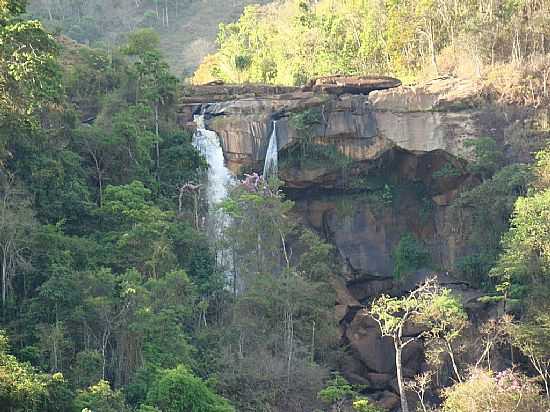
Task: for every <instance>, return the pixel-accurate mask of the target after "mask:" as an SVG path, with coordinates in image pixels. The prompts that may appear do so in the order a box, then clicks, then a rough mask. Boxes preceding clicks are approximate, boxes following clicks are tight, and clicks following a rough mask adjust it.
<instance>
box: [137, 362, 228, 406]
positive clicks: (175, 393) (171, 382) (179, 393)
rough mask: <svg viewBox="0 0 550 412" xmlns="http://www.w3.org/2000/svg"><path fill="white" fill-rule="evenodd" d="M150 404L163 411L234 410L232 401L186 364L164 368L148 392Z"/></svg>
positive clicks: (148, 404) (148, 402)
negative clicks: (213, 388)
mask: <svg viewBox="0 0 550 412" xmlns="http://www.w3.org/2000/svg"><path fill="white" fill-rule="evenodd" d="M146 405H147V406H153V407H156V408H158V409H160V410H162V411H163V412H233V411H234V409H233V408H232V407H231V405H229V403H228V402H227V401H226V400H225V399H223V398H221V397H220V396H218V395H216V394H215V393H214V392H213V391H212V390H210V388H209V387H208V386H207V385H206V384H205V383H204V382H203V381H202V380H201V379H200V378H198V377H196V376H194V375H193V374H192V373H191V372H189V371H188V370H187V369H186V368H185V367H183V366H182V365H179V366H178V367H176V368H175V369H168V370H164V371H162V372H161V373H160V376H159V378H158V380H157V381H156V382H155V383H154V385H153V387H152V388H151V389H150V390H149V392H148V393H147V402H146Z"/></svg>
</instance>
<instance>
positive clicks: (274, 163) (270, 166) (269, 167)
mask: <svg viewBox="0 0 550 412" xmlns="http://www.w3.org/2000/svg"><path fill="white" fill-rule="evenodd" d="M278 151H279V148H278V145H277V120H273V131H272V132H271V136H270V138H269V145H268V146H267V152H266V154H265V162H264V173H263V177H264V180H265V181H266V182H269V181H270V179H271V178H272V177H277V173H278V160H279V159H278Z"/></svg>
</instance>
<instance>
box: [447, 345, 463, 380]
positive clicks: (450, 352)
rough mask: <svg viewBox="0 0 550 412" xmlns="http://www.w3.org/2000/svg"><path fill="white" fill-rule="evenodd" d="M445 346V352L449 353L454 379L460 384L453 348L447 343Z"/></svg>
mask: <svg viewBox="0 0 550 412" xmlns="http://www.w3.org/2000/svg"><path fill="white" fill-rule="evenodd" d="M446 344H447V351H448V352H449V357H450V358H451V363H452V364H453V370H454V372H455V375H456V378H457V379H458V381H459V382H462V378H461V377H460V373H458V366H457V365H456V360H455V355H454V352H453V348H452V346H451V344H450V343H449V342H446Z"/></svg>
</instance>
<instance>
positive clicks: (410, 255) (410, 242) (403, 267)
mask: <svg viewBox="0 0 550 412" xmlns="http://www.w3.org/2000/svg"><path fill="white" fill-rule="evenodd" d="M393 260H394V270H393V276H394V277H395V279H397V280H401V279H402V277H403V276H404V275H407V274H408V273H410V272H413V271H415V270H417V269H422V268H426V266H427V265H429V263H430V254H429V253H428V252H427V251H426V249H425V248H424V247H423V245H422V244H421V243H420V242H419V241H418V240H416V239H415V237H414V236H413V235H411V234H410V233H407V234H406V235H404V236H403V237H401V239H399V243H398V244H397V246H396V247H395V249H394V251H393Z"/></svg>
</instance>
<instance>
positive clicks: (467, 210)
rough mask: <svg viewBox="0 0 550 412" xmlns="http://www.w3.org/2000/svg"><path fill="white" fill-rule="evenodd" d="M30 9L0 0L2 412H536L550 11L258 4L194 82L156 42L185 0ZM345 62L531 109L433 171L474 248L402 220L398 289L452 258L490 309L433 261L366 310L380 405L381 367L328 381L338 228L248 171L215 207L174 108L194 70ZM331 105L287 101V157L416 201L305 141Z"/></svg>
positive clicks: (299, 1) (547, 317)
mask: <svg viewBox="0 0 550 412" xmlns="http://www.w3.org/2000/svg"><path fill="white" fill-rule="evenodd" d="M29 3H30V4H27V1H25V0H0V271H1V275H0V276H1V282H0V283H1V285H0V288H1V303H0V304H1V313H0V319H1V321H0V411H6V412H39V411H40V412H50V411H51V412H54V411H55V412H58V411H59V412H84V411H86V412H126V411H128V412H130V411H136V412H225V411H227V412H230V411H243V412H246V411H250V412H256V411H257V412H283V411H289V412H293V411H296V412H298V411H308V412H314V411H315V412H316V411H327V412H329V411H336V412H352V411H355V412H383V411H390V410H392V411H401V412H409V411H410V412H412V411H422V412H427V411H433V412H435V411H439V412H491V411H517V412H541V411H550V389H549V387H550V304H549V302H548V294H549V293H550V144H549V141H550V140H549V137H550V112H549V111H548V107H550V106H549V104H550V95H549V94H550V91H549V86H550V1H548V0H496V1H495V0H492V1H489V0H487V1H486V0H464V1H459V0H422V1H412V0H387V1H382V0H318V1H303V0H285V1H277V2H274V3H270V4H264V5H252V6H247V7H246V8H244V11H243V13H242V15H241V16H240V18H239V19H238V20H237V21H235V22H233V23H227V22H223V21H222V19H221V18H220V20H219V21H220V22H221V24H220V26H219V31H218V34H217V47H216V48H215V49H212V50H210V51H211V54H210V55H208V56H206V57H205V58H204V60H203V61H202V63H201V64H200V65H199V66H198V67H197V68H196V71H195V72H194V74H191V69H190V68H191V67H193V64H194V62H195V61H196V60H197V59H196V58H195V57H193V58H190V59H189V60H186V61H185V70H186V77H181V76H180V75H181V73H182V67H183V66H182V63H181V61H180V62H179V63H178V62H176V64H175V65H174V60H170V56H167V55H166V53H165V52H166V48H167V47H168V48H169V47H170V44H171V43H170V42H168V43H167V40H166V39H167V38H168V37H170V36H176V37H174V38H177V35H178V33H179V34H181V30H184V31H185V30H189V29H186V28H185V25H184V23H185V19H191V17H192V16H190V15H189V14H188V13H187V11H186V10H187V9H186V8H188V7H190V6H189V4H187V3H188V2H187V0H185V1H184V0H181V1H180V0H173V1H168V0H167V1H146V0H135V1H134V2H127V3H129V4H126V2H107V1H97V2H96V1H65V0H56V1H53V0H40V1H38V0H37V1H32V2H29ZM122 3H124V4H122ZM237 3H238V5H237ZM245 3H246V2H234V4H232V5H231V6H227V7H228V8H227V9H226V11H228V10H232V12H234V10H236V9H234V8H233V7H241V9H242V7H244V4H245ZM263 3H265V2H263ZM246 4H248V3H246ZM134 6H135V8H136V9H138V8H139V12H135V13H127V11H128V10H130V9H133V8H134ZM210 7H214V6H210ZM144 10H145V11H144ZM115 17H116V18H115ZM205 24H211V23H208V22H205ZM174 26H175V27H178V29H171V28H172V27H174ZM182 27H183V29H182ZM170 38H171V40H170V41H173V39H172V37H170ZM200 57H201V58H202V57H203V56H200ZM169 62H170V63H169ZM197 63H198V62H197ZM195 66H196V64H195ZM193 68H194V67H193ZM174 73H177V74H178V75H175V74H174ZM336 74H338V75H355V76H363V75H367V74H379V75H392V76H395V77H398V78H399V79H401V80H402V81H403V83H405V84H415V82H421V81H423V80H426V79H433V78H437V77H469V78H475V79H477V80H478V81H479V82H480V83H481V84H482V86H483V98H484V99H487V100H484V101H490V102H491V104H494V105H495V106H497V105H498V106H499V107H506V108H507V110H508V109H510V108H512V107H513V108H517V107H520V108H521V111H522V113H523V112H526V113H527V112H528V113H529V115H532V116H536V119H535V120H534V121H532V122H529V123H528V122H527V121H525V122H524V124H525V125H527V123H528V125H527V126H525V127H524V128H522V129H521V132H517V133H516V134H514V135H513V136H512V137H510V140H508V142H511V143H507V145H506V147H504V145H501V144H500V143H499V142H497V141H496V140H495V139H492V138H490V137H486V136H479V139H477V140H475V141H473V143H470V146H471V147H470V150H471V151H472V153H473V160H471V161H470V162H469V163H468V164H467V166H464V172H463V171H462V170H460V171H458V168H459V167H461V166H460V165H461V164H462V163H459V162H458V161H456V162H455V163H446V165H445V166H444V167H442V168H440V169H439V170H438V171H437V172H434V174H433V175H434V179H447V180H449V181H450V180H452V179H454V178H456V177H457V176H458V175H459V174H460V173H464V174H468V176H473V177H472V179H471V181H472V182H473V183H471V184H469V185H467V186H465V188H464V189H463V190H462V188H461V192H460V193H459V194H458V195H457V197H456V199H455V200H454V201H453V203H452V204H451V206H450V207H449V209H450V211H451V213H454V215H452V216H463V215H464V214H468V216H469V219H470V220H468V221H467V222H468V225H469V227H468V232H467V233H468V236H467V243H468V244H467V246H468V250H469V251H470V252H471V253H469V254H467V255H465V256H461V257H460V259H457V261H456V265H455V267H453V268H442V267H436V265H432V263H431V262H430V260H431V257H430V256H429V255H430V254H429V252H428V251H427V250H426V248H425V247H424V245H423V243H422V241H420V240H419V239H417V237H415V236H414V235H412V234H409V233H405V234H403V236H402V237H401V238H400V240H399V242H398V244H397V245H396V246H395V247H394V249H393V251H392V256H391V258H392V262H393V277H394V278H393V279H392V282H395V285H403V284H404V282H405V280H406V279H407V276H409V275H410V274H411V273H413V272H416V271H418V270H420V269H424V268H429V269H430V272H441V273H444V272H447V275H448V274H449V271H450V272H452V275H455V276H456V279H455V280H456V282H455V283H458V284H467V285H468V287H471V288H474V289H475V290H476V291H480V294H481V295H483V296H481V297H480V298H479V304H480V305H486V306H483V307H484V308H485V307H497V308H498V310H495V311H489V310H488V311H487V312H486V313H483V314H482V315H479V314H478V315H479V316H477V315H476V316H475V317H473V316H471V313H470V312H469V311H467V310H466V309H465V308H464V306H463V305H462V302H461V299H460V297H459V296H457V295H456V294H454V293H453V291H452V290H450V289H449V288H447V287H446V286H444V285H441V284H440V283H439V282H438V280H437V276H436V277H431V276H429V277H427V278H425V279H424V280H423V281H422V282H418V283H417V284H414V285H412V286H411V287H407V288H404V289H403V290H401V293H389V292H388V293H379V294H377V295H376V296H374V297H373V298H369V299H366V300H364V301H363V300H362V301H361V308H360V309H359V308H355V310H356V312H357V311H361V313H365V315H368V317H369V322H370V323H369V325H370V326H369V328H375V329H376V330H377V333H378V334H379V339H382V340H386V341H387V342H389V346H390V348H391V350H392V351H393V352H392V355H391V356H394V358H393V357H392V359H391V362H392V365H393V366H392V367H393V369H392V371H391V374H392V376H391V379H392V387H393V391H394V392H395V394H394V395H392V396H393V397H395V398H396V399H397V404H396V405H395V406H394V407H392V408H387V407H386V406H385V404H384V403H383V402H381V399H378V398H377V399H374V397H373V395H374V394H375V393H378V392H380V391H379V389H380V388H377V387H375V386H374V385H373V384H372V381H373V380H374V379H375V378H376V376H371V375H376V373H369V376H370V377H371V378H372V379H371V382H370V386H369V385H368V384H361V383H358V382H355V381H353V379H351V378H350V377H349V376H345V374H344V373H342V371H343V370H347V367H346V366H345V365H347V364H348V363H349V362H350V359H352V358H351V357H350V355H349V348H348V347H347V346H346V342H344V343H343V342H342V339H341V338H340V337H339V334H338V333H339V332H338V331H339V327H340V326H339V323H338V322H339V321H338V319H337V318H336V316H335V302H337V301H338V300H339V299H340V297H338V293H339V290H338V286H337V285H338V282H340V281H341V280H339V279H340V277H339V275H340V271H341V267H342V262H341V256H339V252H338V250H337V248H336V247H335V245H334V244H333V243H332V240H333V239H330V238H328V237H326V236H324V234H323V233H319V232H318V231H316V230H315V229H314V228H312V227H310V226H308V225H307V224H305V223H304V219H300V218H299V216H298V214H299V213H298V211H297V209H298V208H297V204H298V203H299V202H300V201H301V199H298V198H296V199H293V198H292V191H291V190H288V187H286V186H285V182H284V179H282V178H281V180H279V179H277V177H276V176H275V178H268V176H265V178H264V177H261V176H258V175H256V174H254V173H252V172H260V171H261V170H260V169H258V170H253V171H252V170H242V171H241V172H242V173H238V174H237V176H235V183H234V185H233V186H231V188H230V190H229V193H228V195H227V197H226V198H225V199H224V200H223V201H222V202H221V203H220V204H218V205H216V207H215V208H213V206H212V204H211V202H209V199H208V198H207V196H206V191H205V190H203V189H202V187H204V186H208V183H209V182H208V179H207V176H208V169H209V167H210V168H211V165H209V164H208V162H207V159H206V157H205V155H204V153H201V151H200V150H199V149H198V148H197V147H196V146H197V145H196V144H194V136H193V131H192V130H190V129H189V128H184V127H182V126H181V124H180V123H179V122H178V107H179V101H180V98H181V94H182V90H185V88H186V87H189V86H190V84H202V83H207V82H212V81H215V83H219V84H223V83H224V82H225V83H228V84H229V83H232V84H233V83H234V84H255V83H261V84H272V85H288V86H291V85H292V86H304V85H307V84H308V82H310V81H311V80H312V79H315V78H317V77H320V76H326V75H336ZM510 110H512V109H510ZM517 111H518V112H519V111H520V109H518V110H517ZM506 113H508V112H506ZM506 113H505V114H506ZM321 117H322V116H321V115H320V114H319V113H317V112H315V111H314V110H310V111H307V110H306V111H303V112H300V113H292V114H290V117H289V119H290V120H289V121H288V122H289V124H290V125H291V127H292V128H293V129H294V130H296V131H297V133H298V134H299V135H300V138H299V139H300V140H299V142H300V143H299V144H298V145H297V146H296V147H295V148H296V150H295V151H294V152H292V151H291V150H289V151H288V153H286V154H285V156H286V158H283V159H282V160H281V164H280V167H281V168H284V167H287V168H290V169H292V168H298V169H299V168H303V169H306V168H307V167H312V168H313V167H317V166H318V165H319V163H323V162H324V163H332V164H333V165H337V167H339V168H341V169H342V170H343V171H344V172H345V173H344V172H342V173H343V174H345V178H346V179H347V180H346V181H345V185H346V190H349V191H350V192H352V193H353V195H354V196H355V195H357V193H359V194H361V193H363V192H364V193H366V194H367V195H366V197H365V199H367V200H366V201H367V202H371V203H373V204H376V205H378V206H379V207H380V208H391V207H394V206H392V205H395V204H396V203H397V201H396V199H398V196H399V194H401V196H402V197H401V198H402V199H406V196H405V195H403V193H405V192H406V190H409V191H410V190H413V191H414V190H416V191H417V192H420V190H421V189H418V188H417V187H416V186H415V187H412V188H411V187H407V188H406V189H403V188H402V187H401V186H400V187H398V184H402V186H403V187H404V184H403V183H402V182H399V183H395V182H394V181H392V180H391V179H390V178H389V177H387V176H386V177H385V176H382V177H379V176H377V179H378V178H380V179H382V180H380V179H379V180H380V181H381V182H382V183H381V184H378V181H377V182H376V187H375V188H373V187H371V186H370V184H371V183H370V180H369V179H370V177H367V178H366V180H368V184H367V183H365V182H363V181H362V180H361V176H360V173H359V174H358V175H351V174H350V173H351V172H349V170H351V167H350V166H349V165H350V164H351V163H352V161H351V160H350V159H349V158H348V157H345V156H344V155H341V154H337V155H335V154H334V152H333V151H330V149H331V148H327V147H322V146H321V145H316V144H314V143H313V137H314V136H313V134H314V133H315V132H314V130H315V129H314V128H315V127H316V126H317V125H318V124H319V123H320V122H322V119H321ZM503 117H505V115H503ZM519 123H520V122H519V121H518V122H516V123H514V124H515V125H516V126H517V125H518V124H519ZM522 124H523V123H522ZM518 127H519V126H518ZM514 130H515V129H514ZM520 151H521V153H524V152H525V153H527V155H526V156H521V158H520V156H519V155H518V156H515V155H517V153H519V152H520ZM292 156H294V157H292ZM308 156H309V157H308ZM284 162H287V163H286V165H285V163H284ZM245 172H248V173H245ZM391 173H393V172H391ZM389 174H390V172H388V175H389ZM349 176H352V177H349ZM367 186H368V187H367ZM400 188H401V189H402V190H401V191H399V190H400ZM422 190H424V189H422ZM338 193H340V192H338ZM406 193H409V192H406ZM422 196H424V194H422ZM424 197H426V196H424ZM361 199H363V198H361ZM404 201H405V200H404ZM392 202H393V203H392ZM344 206H345V205H344ZM433 207H434V206H433V205H432V204H430V205H428V206H426V213H427V214H429V213H432V209H431V208H433ZM340 212H341V213H347V211H345V210H344V211H343V212H342V210H340ZM216 213H223V215H224V216H225V217H226V218H227V219H226V220H224V222H225V223H224V224H223V225H220V227H219V228H218V229H217V230H218V232H219V233H218V235H219V236H218V237H217V238H216V239H215V241H214V240H213V238H212V235H211V227H209V224H208V223H209V220H214V217H213V216H214V215H215V214H216ZM456 219H457V222H458V219H459V217H456ZM457 227H458V224H457ZM228 251H230V252H231V258H230V259H229V261H228V260H227V259H225V260H224V259H220V254H222V255H223V254H224V253H227V252H228ZM228 266H230V267H228ZM392 290H393V289H392ZM491 305H493V306H491ZM495 314H496V315H495ZM411 330H413V332H411ZM348 343H349V342H348ZM417 344H418V345H421V346H422V347H423V348H424V349H423V355H422V358H423V361H422V365H423V366H422V372H421V373H418V374H416V375H414V374H413V376H409V375H410V373H409V371H408V370H407V368H406V361H405V358H406V357H407V354H408V353H409V352H408V351H409V348H411V347H415V345H417ZM393 354H394V355H393ZM348 369H349V368H348ZM377 391H378V392H377ZM384 391H386V392H387V390H386V389H384Z"/></svg>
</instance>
